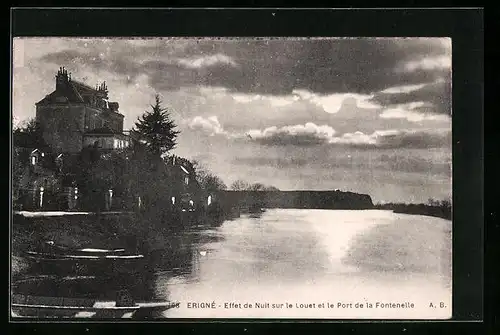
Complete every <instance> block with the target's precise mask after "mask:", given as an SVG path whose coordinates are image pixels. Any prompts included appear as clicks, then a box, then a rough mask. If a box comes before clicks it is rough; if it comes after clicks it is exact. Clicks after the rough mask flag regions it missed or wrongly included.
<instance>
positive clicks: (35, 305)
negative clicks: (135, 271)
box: [11, 275, 178, 319]
mask: <svg viewBox="0 0 500 335" xmlns="http://www.w3.org/2000/svg"><path fill="white" fill-rule="evenodd" d="M141 282H142V281H141V279H140V278H139V277H137V278H135V279H132V278H127V276H117V277H114V278H113V277H107V276H66V277H61V276H55V275H42V276H31V277H26V278H23V279H18V280H15V281H14V282H13V284H12V296H11V297H12V299H11V315H12V316H13V317H21V318H100V319H107V318H140V317H142V318H148V317H150V318H154V317H158V316H160V315H161V313H162V312H163V311H165V310H168V309H170V308H174V307H178V304H175V303H172V302H169V301H164V300H159V299H155V298H154V295H151V294H148V292H147V288H146V287H142V288H141V287H140V285H141Z"/></svg>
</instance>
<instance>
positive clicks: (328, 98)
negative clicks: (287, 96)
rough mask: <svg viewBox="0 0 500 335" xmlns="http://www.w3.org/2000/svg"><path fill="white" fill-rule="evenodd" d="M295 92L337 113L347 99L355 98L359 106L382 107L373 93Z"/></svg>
mask: <svg viewBox="0 0 500 335" xmlns="http://www.w3.org/2000/svg"><path fill="white" fill-rule="evenodd" d="M293 94H294V95H296V96H298V97H300V99H302V100H305V101H310V102H311V103H313V104H315V105H317V106H319V107H321V108H323V110H324V111H325V112H327V113H331V114H332V113H337V112H338V111H339V110H340V108H341V107H342V105H343V103H344V101H345V100H346V99H354V100H355V101H356V105H357V107H359V108H367V109H368V108H380V106H379V105H378V104H376V103H375V102H373V101H370V100H371V99H373V95H364V94H355V93H342V94H329V95H319V94H315V93H312V92H309V91H306V90H294V91H293Z"/></svg>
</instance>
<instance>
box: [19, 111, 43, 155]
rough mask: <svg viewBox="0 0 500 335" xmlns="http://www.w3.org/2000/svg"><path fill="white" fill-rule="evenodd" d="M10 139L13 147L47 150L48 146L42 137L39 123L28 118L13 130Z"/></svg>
mask: <svg viewBox="0 0 500 335" xmlns="http://www.w3.org/2000/svg"><path fill="white" fill-rule="evenodd" d="M12 140H13V144H14V146H15V147H19V148H38V149H43V150H44V151H48V149H49V146H48V145H47V143H46V142H45V140H44V139H43V132H42V128H41V126H40V123H39V122H37V121H36V119H30V120H28V121H26V122H24V123H23V124H22V125H20V126H19V127H17V128H15V129H14V130H13V134H12Z"/></svg>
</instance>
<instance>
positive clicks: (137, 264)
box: [24, 241, 144, 274]
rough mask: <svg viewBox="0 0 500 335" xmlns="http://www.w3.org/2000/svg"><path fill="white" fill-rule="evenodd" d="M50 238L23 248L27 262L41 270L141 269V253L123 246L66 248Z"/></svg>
mask: <svg viewBox="0 0 500 335" xmlns="http://www.w3.org/2000/svg"><path fill="white" fill-rule="evenodd" d="M50 242H52V241H48V242H46V245H44V246H43V247H40V248H37V249H34V250H25V251H24V256H25V257H26V259H27V260H28V261H30V265H31V266H32V267H34V268H37V269H39V270H40V271H41V272H48V273H58V274H61V273H66V272H68V273H75V274H85V273H93V272H96V271H98V272H99V271H102V270H106V271H107V272H126V273H128V272H131V271H132V272H135V271H142V270H143V266H144V262H142V261H143V260H144V255H142V254H138V253H130V252H126V250H125V249H123V248H118V249H110V250H108V249H97V248H81V249H76V248H68V247H64V246H56V245H54V244H53V242H52V243H50Z"/></svg>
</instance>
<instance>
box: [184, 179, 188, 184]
mask: <svg viewBox="0 0 500 335" xmlns="http://www.w3.org/2000/svg"><path fill="white" fill-rule="evenodd" d="M184 183H185V184H186V185H189V177H185V178H184Z"/></svg>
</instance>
